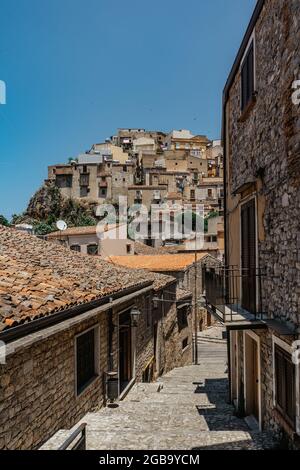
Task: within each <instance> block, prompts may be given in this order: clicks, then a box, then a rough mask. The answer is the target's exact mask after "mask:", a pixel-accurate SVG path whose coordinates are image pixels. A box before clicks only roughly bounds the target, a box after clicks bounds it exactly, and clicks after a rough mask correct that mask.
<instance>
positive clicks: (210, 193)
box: [207, 189, 212, 197]
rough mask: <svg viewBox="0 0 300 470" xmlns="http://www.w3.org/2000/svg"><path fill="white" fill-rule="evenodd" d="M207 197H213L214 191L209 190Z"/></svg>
mask: <svg viewBox="0 0 300 470" xmlns="http://www.w3.org/2000/svg"><path fill="white" fill-rule="evenodd" d="M207 197H212V189H208V190H207Z"/></svg>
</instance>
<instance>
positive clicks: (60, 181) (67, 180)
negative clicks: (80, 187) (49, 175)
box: [55, 175, 73, 188]
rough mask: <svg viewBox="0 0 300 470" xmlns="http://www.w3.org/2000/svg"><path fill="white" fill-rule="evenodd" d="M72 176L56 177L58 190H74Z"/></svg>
mask: <svg viewBox="0 0 300 470" xmlns="http://www.w3.org/2000/svg"><path fill="white" fill-rule="evenodd" d="M72 182H73V177H72V175H56V180H55V184H56V186H57V187H58V188H72Z"/></svg>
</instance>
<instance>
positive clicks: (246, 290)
mask: <svg viewBox="0 0 300 470" xmlns="http://www.w3.org/2000/svg"><path fill="white" fill-rule="evenodd" d="M203 270H204V273H203V279H204V290H205V300H206V308H207V310H208V311H209V312H210V313H211V314H213V315H215V316H216V317H218V318H219V319H221V321H223V322H228V321H229V322H232V321H238V320H244V319H263V318H264V316H265V314H266V312H265V311H264V308H263V307H264V305H265V301H264V298H263V294H262V292H263V290H262V279H263V278H264V277H265V274H264V273H263V272H262V271H261V269H260V268H247V269H242V268H238V267H237V266H220V267H207V266H204V268H203Z"/></svg>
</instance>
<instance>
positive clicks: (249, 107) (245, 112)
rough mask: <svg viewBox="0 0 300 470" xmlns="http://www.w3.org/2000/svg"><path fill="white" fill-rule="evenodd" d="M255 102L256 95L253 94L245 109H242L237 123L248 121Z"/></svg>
mask: <svg viewBox="0 0 300 470" xmlns="http://www.w3.org/2000/svg"><path fill="white" fill-rule="evenodd" d="M256 100H257V94H256V93H254V94H253V95H252V98H251V100H250V101H249V103H248V104H247V105H246V107H245V108H244V109H243V111H242V114H241V116H240V117H239V119H238V122H245V121H246V120H247V119H248V117H249V115H250V113H251V111H252V109H253V108H254V106H255V104H256Z"/></svg>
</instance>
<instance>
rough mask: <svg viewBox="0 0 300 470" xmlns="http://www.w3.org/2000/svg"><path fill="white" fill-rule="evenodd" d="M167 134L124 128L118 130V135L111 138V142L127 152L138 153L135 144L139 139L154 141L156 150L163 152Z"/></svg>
mask: <svg viewBox="0 0 300 470" xmlns="http://www.w3.org/2000/svg"><path fill="white" fill-rule="evenodd" d="M165 137H166V134H165V133H164V132H161V131H151V130H150V131H148V130H146V129H137V128H136V129H134V128H131V129H129V128H127V129H125V128H122V129H118V133H117V135H116V136H112V137H111V141H112V142H113V143H114V144H115V145H118V146H119V147H122V148H123V150H124V151H125V152H132V151H134V150H135V151H136V149H134V143H136V141H137V140H138V139H153V140H154V143H155V150H161V148H162V146H163V142H164V139H165Z"/></svg>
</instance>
